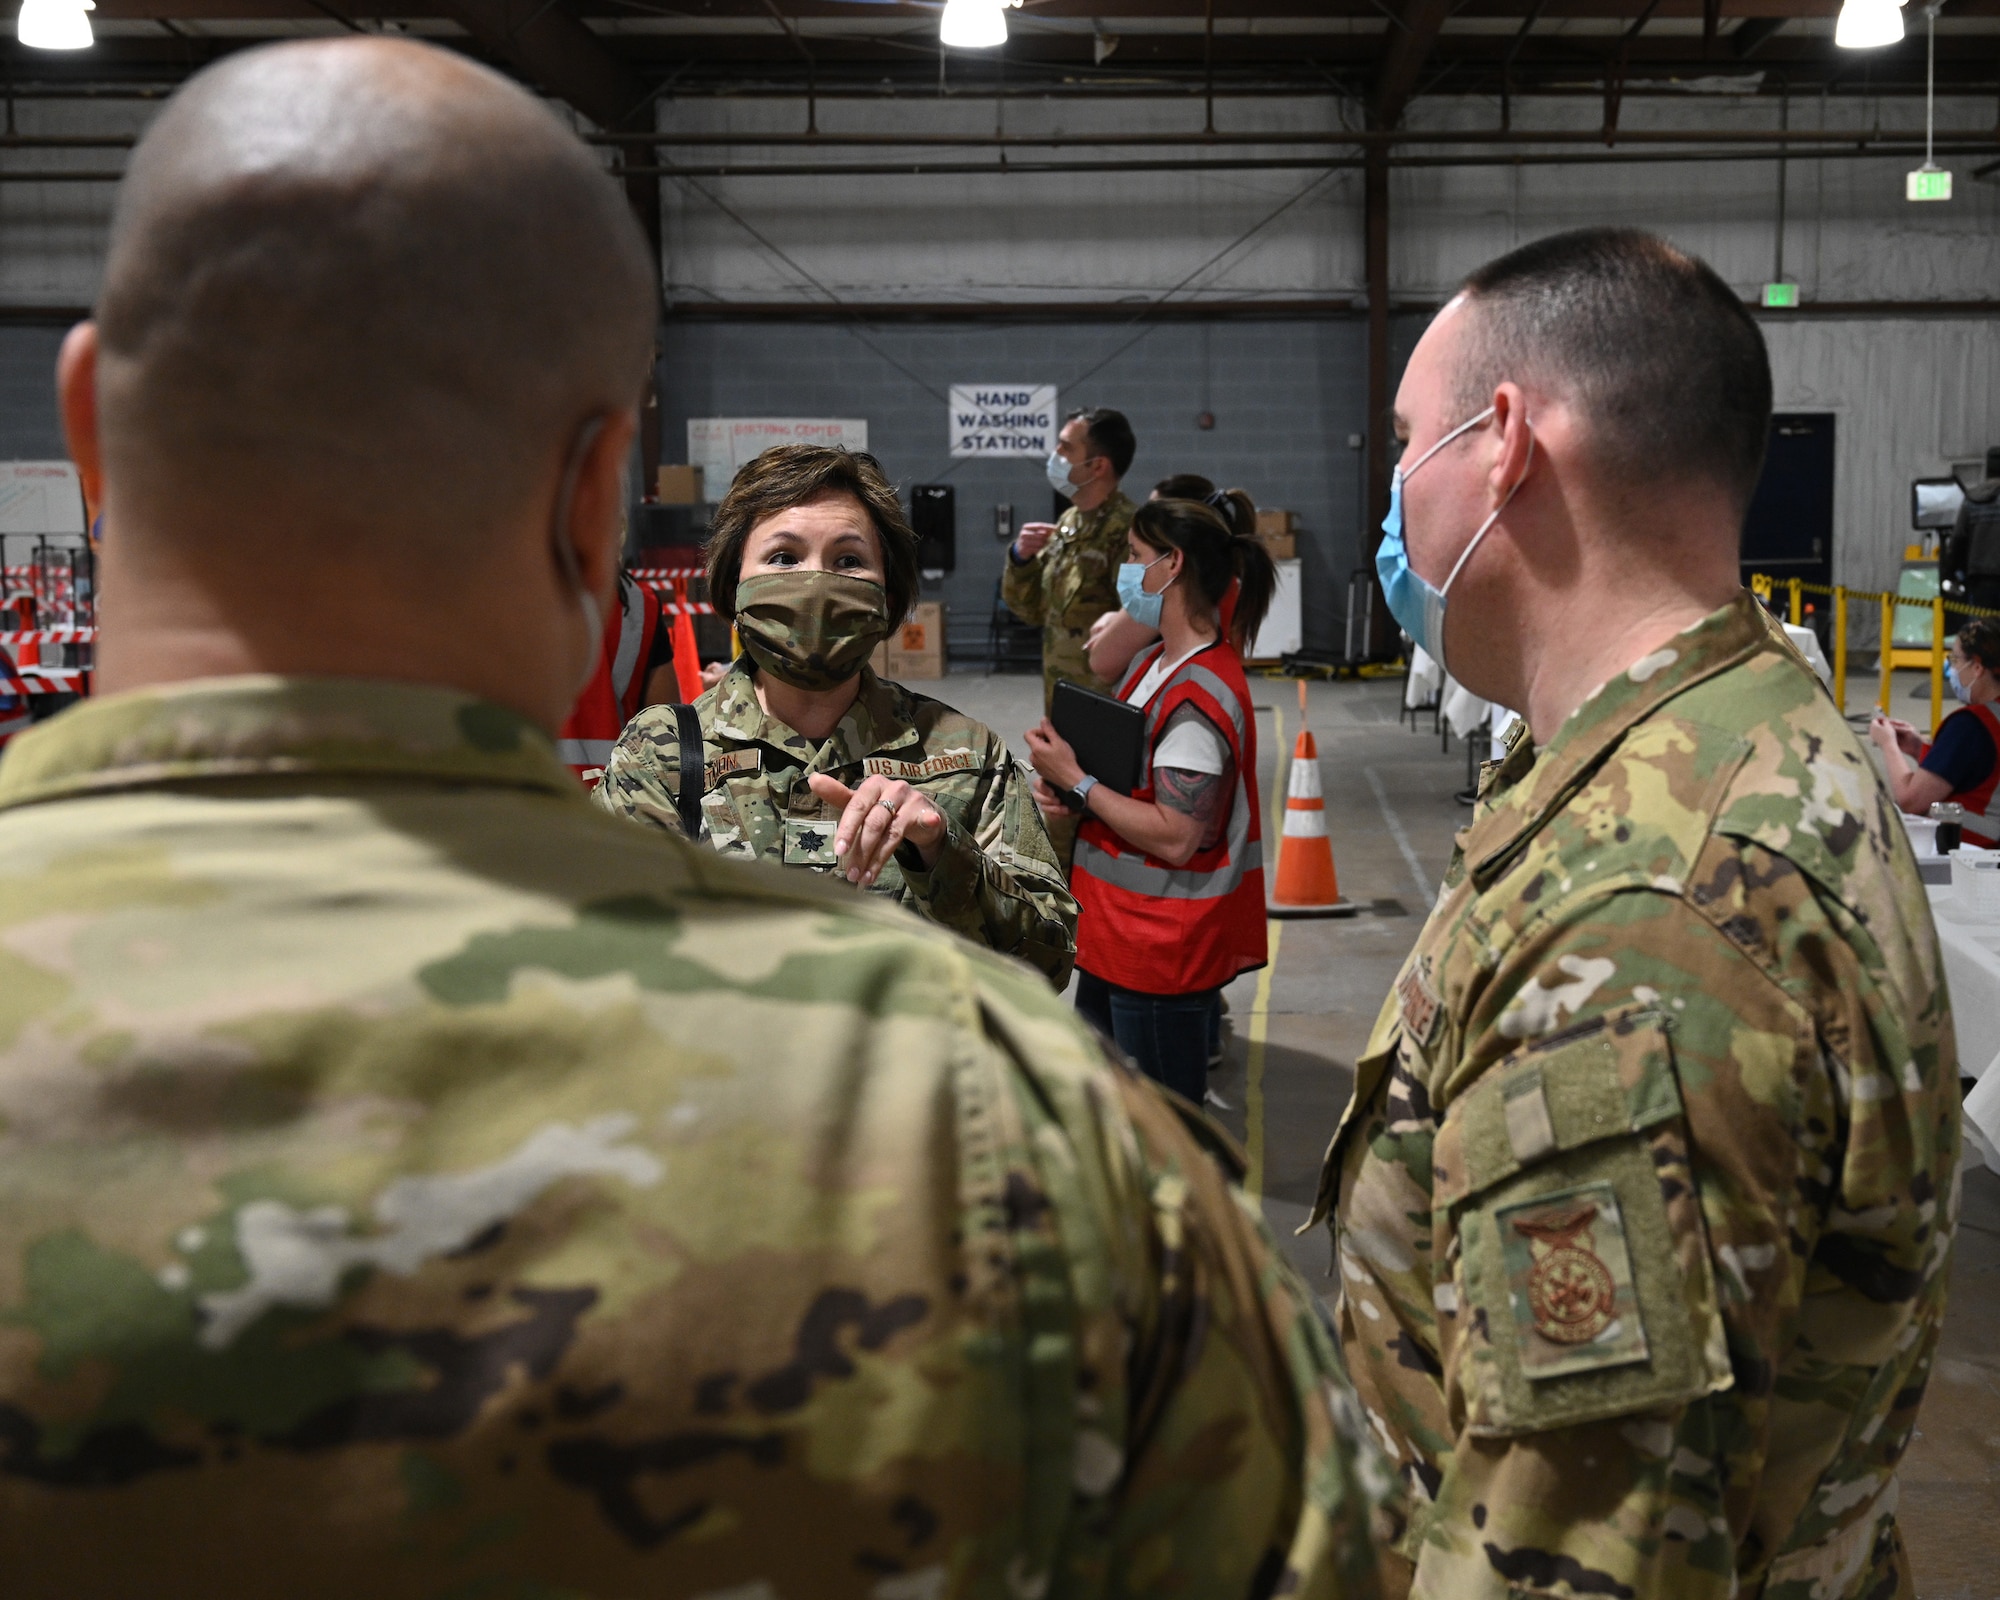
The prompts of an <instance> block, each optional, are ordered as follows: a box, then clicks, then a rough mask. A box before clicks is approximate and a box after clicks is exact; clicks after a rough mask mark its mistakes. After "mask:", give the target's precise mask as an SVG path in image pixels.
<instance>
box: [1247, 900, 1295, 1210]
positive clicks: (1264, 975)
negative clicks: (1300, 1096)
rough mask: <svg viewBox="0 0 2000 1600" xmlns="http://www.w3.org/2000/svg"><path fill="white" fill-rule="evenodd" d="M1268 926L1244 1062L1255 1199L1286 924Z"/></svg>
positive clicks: (1260, 1180) (1259, 1193) (1260, 1183)
mask: <svg viewBox="0 0 2000 1600" xmlns="http://www.w3.org/2000/svg"><path fill="white" fill-rule="evenodd" d="M1267 926H1268V927H1269V929H1270V932H1269V934H1268V935H1267V938H1268V941H1269V942H1268V944H1267V947H1266V949H1265V952H1264V970H1263V971H1262V972H1260V973H1258V974H1257V999H1256V1002H1255V1003H1254V1004H1253V1005H1252V1006H1251V1007H1250V1053H1249V1060H1248V1061H1247V1062H1246V1063H1245V1066H1244V1077H1245V1080H1246V1082H1245V1088H1244V1095H1243V1132H1244V1143H1245V1145H1246V1146H1247V1147H1248V1151H1249V1157H1250V1162H1249V1167H1250V1170H1249V1171H1248V1172H1246V1173H1245V1174H1244V1176H1243V1187H1244V1188H1246V1189H1248V1190H1249V1191H1250V1197H1251V1199H1253V1200H1261V1199H1262V1198H1263V1196H1264V1038H1265V1035H1266V1034H1267V1033H1268V1032H1269V1031H1270V1027H1271V974H1272V973H1273V972H1275V971H1276V970H1277V966H1278V935H1279V934H1280V933H1282V932H1283V931H1284V927H1285V925H1284V924H1283V923H1282V922H1279V921H1277V920H1276V919H1275V918H1273V919H1272V921H1271V922H1270V923H1269V924H1268V925H1267Z"/></svg>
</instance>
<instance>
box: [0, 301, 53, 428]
mask: <svg viewBox="0 0 2000 1600" xmlns="http://www.w3.org/2000/svg"><path fill="white" fill-rule="evenodd" d="M63 331H64V330H63V329H61V328H55V327H47V328H44V327H12V328H5V327H0V461H54V460H59V459H62V458H64V457H66V456H67V455H68V454H69V452H68V451H67V450H66V449H64V448H63V440H62V424H61V423H60V422H59V421H58V420H57V417H56V351H57V350H58V349H60V348H61V347H62V341H63Z"/></svg>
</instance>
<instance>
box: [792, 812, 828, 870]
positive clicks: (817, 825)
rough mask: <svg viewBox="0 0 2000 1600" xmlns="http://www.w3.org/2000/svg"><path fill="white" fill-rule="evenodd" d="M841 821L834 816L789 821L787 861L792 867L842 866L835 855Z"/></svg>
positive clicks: (797, 818) (798, 818) (800, 818)
mask: <svg viewBox="0 0 2000 1600" xmlns="http://www.w3.org/2000/svg"><path fill="white" fill-rule="evenodd" d="M837 826H838V819H837V818H832V817H787V818H785V854H784V862H785V865H786V866H788V867H832V866H837V865H838V864H839V862H838V859H837V858H836V857H835V855H834V853H833V839H834V832H835V829H836V828H837Z"/></svg>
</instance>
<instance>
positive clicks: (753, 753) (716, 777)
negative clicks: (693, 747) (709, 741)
mask: <svg viewBox="0 0 2000 1600" xmlns="http://www.w3.org/2000/svg"><path fill="white" fill-rule="evenodd" d="M702 770H703V772H704V774H705V775H706V776H707V780H708V781H707V782H706V783H705V784H704V785H703V787H704V788H708V789H713V788H715V787H716V785H717V784H719V783H721V782H722V780H723V779H724V778H733V777H735V776H736V775H737V774H738V773H740V772H762V771H763V770H764V752H763V751H761V750H726V751H724V752H723V753H722V754H721V755H719V756H717V757H716V758H715V759H714V760H713V761H711V762H709V764H708V765H707V766H706V767H704V768H703V769H702Z"/></svg>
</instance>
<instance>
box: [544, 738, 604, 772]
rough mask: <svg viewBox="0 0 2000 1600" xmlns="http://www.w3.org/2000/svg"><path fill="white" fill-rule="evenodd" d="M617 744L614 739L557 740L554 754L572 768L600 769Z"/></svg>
mask: <svg viewBox="0 0 2000 1600" xmlns="http://www.w3.org/2000/svg"><path fill="white" fill-rule="evenodd" d="M617 744H618V741H617V740H616V739H558V740H556V754H557V755H559V756H561V757H562V758H563V761H564V763H565V764H567V765H569V766H572V767H601V766H603V765H604V764H605V763H606V762H608V761H609V760H610V759H611V752H612V751H613V750H614V749H615V748H616V747H617Z"/></svg>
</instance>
